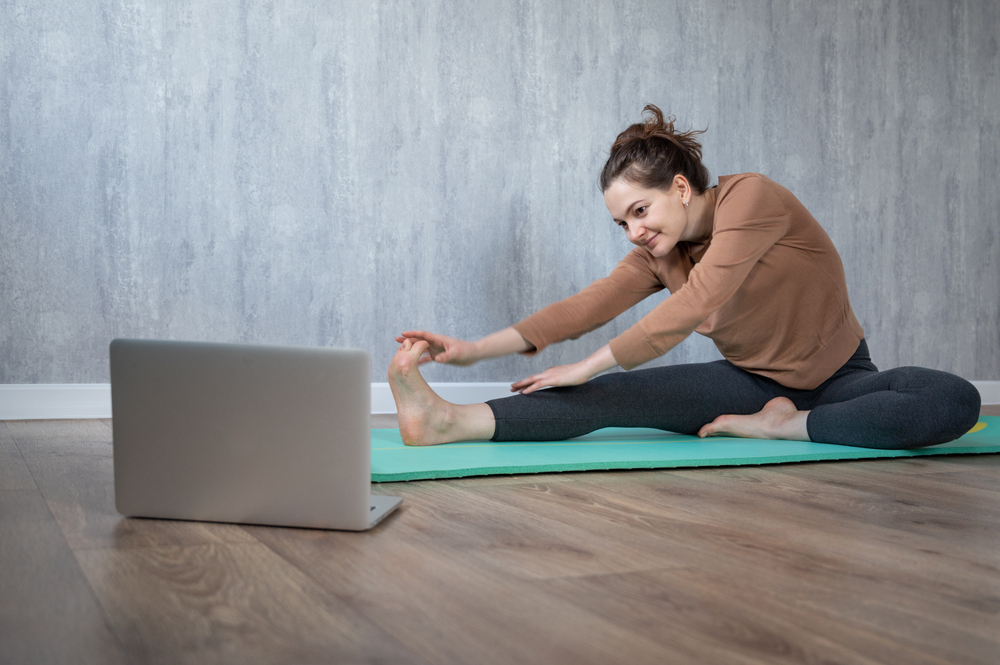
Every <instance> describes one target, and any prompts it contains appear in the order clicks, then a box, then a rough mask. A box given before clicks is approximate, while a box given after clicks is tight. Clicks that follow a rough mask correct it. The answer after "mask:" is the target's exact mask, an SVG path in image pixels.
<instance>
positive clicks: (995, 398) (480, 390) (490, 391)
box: [0, 381, 1000, 420]
mask: <svg viewBox="0 0 1000 665" xmlns="http://www.w3.org/2000/svg"><path fill="white" fill-rule="evenodd" d="M430 385H431V388H433V389H434V390H435V392H437V394H439V395H440V396H441V397H443V398H444V399H446V400H448V401H449V402H453V403H455V404H476V403H478V402H485V401H486V400H489V399H496V398H498V397H507V396H509V395H510V384H509V383H432V384H430ZM972 385H974V386H976V388H977V389H978V390H979V394H980V395H982V399H983V404H1000V381H973V382H972ZM371 391H372V397H371V400H372V407H371V408H372V413H396V403H395V402H394V401H393V399H392V393H391V392H390V390H389V384H388V383H373V384H371ZM110 417H111V385H110V384H107V383H47V384H9V385H0V420H48V419H52V420H57V419H65V418H110Z"/></svg>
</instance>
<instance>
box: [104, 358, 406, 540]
mask: <svg viewBox="0 0 1000 665" xmlns="http://www.w3.org/2000/svg"><path fill="white" fill-rule="evenodd" d="M110 357H111V402H112V407H111V408H112V417H113V426H114V432H113V441H114V475H115V503H116V506H117V508H118V511H119V512H120V513H122V514H123V515H129V516H135V517H159V518H168V519H187V520H205V521H214V522H237V523H247V524H267V525H280V526H299V527H313V528H323V529H347V530H363V529H367V528H370V527H371V526H373V525H374V524H375V523H377V522H378V520H379V519H381V518H382V517H384V515H385V514H387V513H388V512H389V511H391V510H392V509H393V508H395V507H396V505H398V503H399V500H398V499H393V498H378V497H376V500H375V502H374V503H373V501H372V497H371V429H370V366H371V363H370V360H369V357H368V354H367V353H365V352H364V351H362V350H358V349H330V348H299V347H278V346H255V345H242V344H216V343H202V342H174V341H161V340H127V339H116V340H114V341H113V342H111V346H110ZM390 504H391V505H390Z"/></svg>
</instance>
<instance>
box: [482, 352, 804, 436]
mask: <svg viewBox="0 0 1000 665" xmlns="http://www.w3.org/2000/svg"><path fill="white" fill-rule="evenodd" d="M787 392H788V389H786V388H783V387H782V386H780V385H778V384H777V383H775V382H773V381H770V380H769V379H765V378H763V377H759V376H755V375H753V374H750V373H749V372H746V371H744V370H741V369H739V368H738V367H736V366H735V365H732V364H731V363H729V362H727V361H725V360H720V361H716V362H711V363H699V364H691V365H671V366H667V367H655V368H652V369H646V370H633V371H631V372H615V373H612V374H605V375H603V376H599V377H597V378H594V379H591V380H590V381H588V382H587V383H584V384H582V385H579V386H572V387H568V388H547V389H545V390H540V391H538V392H536V393H532V394H530V395H515V396H513V397H507V398H504V399H497V400H491V401H489V402H487V405H488V406H489V407H490V408H491V409H492V410H493V416H494V419H495V432H494V434H493V438H492V440H493V441H558V440H561V439H570V438H573V437H575V436H582V435H584V434H587V433H588V432H592V431H594V430H597V429H601V428H602V427H651V428H655V429H662V430H668V431H671V432H678V433H681V434H697V433H698V430H699V429H700V428H701V427H702V426H703V425H705V424H706V423H709V422H711V421H712V420H714V419H715V418H716V417H718V416H720V415H722V414H751V413H756V412H758V411H760V410H761V409H762V408H763V407H764V405H765V404H766V403H767V402H768V401H769V400H771V399H772V398H774V397H777V396H779V395H785V394H786V393H787Z"/></svg>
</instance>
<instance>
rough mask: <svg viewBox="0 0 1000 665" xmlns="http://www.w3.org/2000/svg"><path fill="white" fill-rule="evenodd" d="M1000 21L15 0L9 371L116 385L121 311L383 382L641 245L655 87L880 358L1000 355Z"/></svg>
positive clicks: (953, 11) (10, 88) (986, 0)
mask: <svg viewBox="0 0 1000 665" xmlns="http://www.w3.org/2000/svg"><path fill="white" fill-rule="evenodd" d="M998 34H1000V4H998V3H996V2H994V1H993V0H979V1H973V0H968V1H959V0H950V1H945V0H922V1H917V2H911V1H903V0H896V1H890V0H885V1H874V0H873V1H853V2H847V1H844V2H817V1H813V2H801V1H793V0H772V1H766V0H745V1H741V2H722V1H716V0H700V1H692V0H683V1H675V0H666V1H663V0H655V1H643V0H631V1H629V0H604V1H592V2H587V3H575V2H560V1H558V0H524V1H521V2H506V1H504V0H501V1H499V2H487V3H483V2H479V1H478V0H469V1H465V2H459V1H446V0H422V1H420V2H406V1H391V0H377V1H375V2H364V1H358V0H351V1H346V0H332V1H328V0H322V1H321V0H290V1H271V2H268V1H264V0H260V1H257V0H255V1H253V2H250V1H247V0H244V1H243V2H236V1H232V2H224V1H220V0H197V1H191V0H187V1H184V0H172V1H170V2H154V1H152V0H145V1H144V0H95V1H93V2H77V1H75V0H6V1H5V2H3V3H0V383H74V382H105V381H107V380H108V370H107V344H108V342H109V341H110V340H111V339H112V338H113V337H118V336H137V337H160V338H178V339H200V340H220V341H230V340H233V341H245V342H258V343H281V344H304V345H334V346H359V347H363V348H366V349H368V350H369V351H370V352H371V353H372V357H373V365H374V367H373V375H374V377H375V380H379V379H380V377H383V376H384V372H385V368H386V366H387V365H388V362H389V359H390V358H391V355H392V353H393V352H394V349H395V344H394V342H393V340H392V337H393V335H394V334H395V333H396V332H398V331H400V330H402V329H405V328H409V327H425V328H429V329H433V330H437V331H441V332H447V333H450V334H454V335H458V336H468V337H475V336H479V335H482V334H485V333H488V332H491V331H493V330H495V329H498V328H502V327H504V326H506V325H508V324H510V323H512V322H514V321H516V320H518V319H520V318H521V317H523V316H525V315H527V314H529V313H530V312H532V311H534V310H535V309H536V308H538V307H540V306H543V305H545V304H547V303H548V302H551V301H554V300H557V299H559V298H561V297H564V296H566V295H569V294H571V293H573V292H574V291H575V290H577V289H579V288H581V287H583V286H585V285H586V284H587V283H589V282H590V281H591V280H593V279H595V278H597V277H600V276H602V275H604V274H606V273H607V272H608V270H610V269H611V268H612V267H613V266H614V264H615V263H616V262H617V260H618V259H619V258H620V257H621V256H622V255H623V254H624V253H625V252H626V251H627V250H628V249H629V245H628V244H627V242H626V241H625V239H624V238H623V237H622V234H621V232H620V231H619V230H617V229H616V228H615V227H614V226H613V225H612V224H611V222H610V219H609V216H608V214H607V211H606V210H605V209H604V207H603V203H602V198H601V195H600V192H599V191H598V188H597V185H596V177H597V173H598V171H599V169H600V166H601V165H602V163H603V161H604V158H605V157H606V154H607V149H608V147H609V145H610V142H611V140H612V139H613V138H614V136H615V134H616V133H617V132H618V131H619V130H620V129H621V128H623V127H624V126H625V125H626V124H628V123H630V122H634V121H636V120H637V119H638V118H639V112H640V110H641V108H642V106H643V105H644V104H645V103H646V102H654V103H656V104H658V105H660V106H661V107H662V108H663V109H664V110H665V111H668V112H670V113H672V114H674V115H676V116H677V117H678V119H679V124H680V125H681V126H684V127H687V126H694V127H699V128H702V127H705V126H708V130H709V131H708V133H707V134H706V135H705V158H706V162H707V164H708V166H709V167H710V168H711V169H712V171H713V173H714V174H716V175H718V174H725V173H734V172H741V171H759V172H763V173H766V174H768V175H769V176H771V177H772V178H773V179H775V180H777V181H779V182H781V183H783V184H785V185H786V186H788V187H789V188H790V189H792V191H793V192H795V193H796V194H797V195H798V196H799V198H801V199H802V200H803V202H805V203H806V205H807V206H809V207H810V209H811V210H812V211H813V212H814V214H815V215H816V217H817V218H818V219H819V220H820V222H821V223H822V224H823V225H824V227H825V228H826V229H827V230H828V232H829V233H830V235H831V236H832V237H833V239H834V242H835V243H836V244H837V246H838V248H839V249H840V251H841V254H842V256H843V257H844V262H845V266H846V270H847V276H848V280H849V286H850V289H851V295H852V300H853V304H854V307H855V309H856V311H857V313H858V316H859V318H860V320H861V322H862V325H863V326H864V327H865V330H866V332H867V335H868V338H869V342H870V345H871V348H872V350H873V355H874V356H875V360H876V362H877V363H878V364H879V365H880V366H882V367H892V366H897V365H905V364H917V365H924V366H928V367H935V368H940V369H945V370H949V371H952V372H955V373H957V374H960V375H962V376H964V377H966V378H970V379H1000V344H998V337H1000V325H998V324H1000V321H998V317H1000V304H998V303H1000V237H998V235H1000V223H998V221H1000V212H998V211H1000V194H998V192H1000V188H998V187H997V183H996V180H997V176H998V173H1000V169H998V162H1000V115H998V109H1000V57H998V37H997V35H998ZM653 300H658V299H657V298H654V299H653ZM652 304H655V303H650V304H649V305H647V306H645V307H640V308H639V310H638V311H637V312H634V313H631V314H629V315H626V316H623V317H622V318H621V319H620V320H619V321H616V322H614V323H612V324H611V325H610V326H608V327H607V328H606V329H604V330H601V331H598V332H596V333H594V334H592V335H590V336H588V337H586V338H584V339H582V340H580V341H578V342H571V343H566V344H563V345H560V346H558V347H553V348H552V349H551V350H549V351H547V352H546V353H545V354H543V355H542V356H540V357H539V358H536V359H524V358H509V359H504V360H498V361H493V362H488V363H482V364H480V365H477V366H475V367H472V368H467V369H459V368H448V367H435V368H431V369H430V370H429V372H428V375H429V378H431V380H437V381H502V380H509V379H516V378H520V377H521V376H523V375H524V374H525V373H527V372H531V371H533V370H534V369H536V368H541V367H545V366H547V365H550V364H557V363H562V362H570V361H573V360H576V359H578V358H580V357H582V355H584V354H586V353H588V352H590V351H592V350H593V349H596V348H597V347H599V346H600V345H601V344H603V343H604V342H605V341H606V340H607V339H608V338H609V337H610V336H612V335H613V334H616V333H617V332H618V331H620V330H623V329H624V328H625V327H627V326H628V325H630V324H631V323H632V322H634V321H635V320H636V319H637V317H638V316H639V315H640V314H641V313H642V312H644V311H646V310H648V309H649V307H650V306H651V305H652ZM715 357H717V355H716V352H715V350H714V347H712V345H711V343H710V342H708V341H707V340H704V339H694V340H689V341H688V342H685V344H684V345H682V346H681V347H679V348H678V349H677V350H675V351H674V352H673V353H672V354H670V355H669V356H668V357H667V358H666V359H664V360H662V361H661V362H681V361H692V360H704V359H711V358H715Z"/></svg>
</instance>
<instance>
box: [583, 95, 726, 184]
mask: <svg viewBox="0 0 1000 665" xmlns="http://www.w3.org/2000/svg"><path fill="white" fill-rule="evenodd" d="M642 114H643V116H644V117H643V120H642V122H639V123H636V124H634V125H630V126H629V127H628V128H627V129H625V131H623V132H622V133H621V134H619V135H618V138H616V139H615V142H614V144H613V145H612V146H611V156H610V157H609V158H608V162H607V163H606V164H605V166H604V169H603V171H602V173H601V179H600V180H601V189H602V190H606V189H607V188H608V187H609V186H610V184H611V182H612V181H613V180H614V179H615V178H618V177H620V176H622V175H625V176H626V177H628V178H629V179H632V180H636V181H638V182H642V183H644V184H646V185H647V186H658V187H659V186H669V180H670V179H672V178H673V176H674V175H675V174H678V173H680V174H682V175H684V176H685V177H686V178H687V179H688V180H689V181H690V182H691V184H692V185H693V186H694V187H695V188H696V189H697V190H698V191H699V192H703V191H705V189H706V188H707V187H708V170H707V169H706V168H705V167H704V165H702V163H701V143H700V142H699V141H698V138H697V137H698V136H699V135H700V134H704V133H705V130H703V129H702V130H696V129H692V130H690V131H687V132H678V131H677V129H676V128H675V127H674V123H675V122H676V118H674V116H668V117H666V118H664V116H663V111H661V110H660V109H659V108H658V107H657V106H656V105H654V104H646V106H645V107H644V108H643V109H642Z"/></svg>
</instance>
